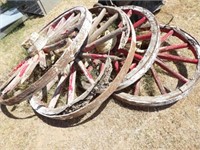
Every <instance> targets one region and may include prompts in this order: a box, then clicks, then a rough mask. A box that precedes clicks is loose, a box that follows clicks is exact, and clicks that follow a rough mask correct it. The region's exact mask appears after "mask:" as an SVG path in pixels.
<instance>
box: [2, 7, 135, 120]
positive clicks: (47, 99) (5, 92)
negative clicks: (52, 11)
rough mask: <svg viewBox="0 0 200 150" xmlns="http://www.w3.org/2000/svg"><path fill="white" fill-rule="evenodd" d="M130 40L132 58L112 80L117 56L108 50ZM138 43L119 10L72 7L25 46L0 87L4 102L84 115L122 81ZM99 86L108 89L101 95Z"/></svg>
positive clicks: (56, 114) (64, 115)
mask: <svg viewBox="0 0 200 150" xmlns="http://www.w3.org/2000/svg"><path fill="white" fill-rule="evenodd" d="M129 38H130V39H131V42H129V48H128V49H127V52H128V56H127V57H126V58H125V59H123V67H122V68H121V71H120V72H118V74H115V75H113V84H110V83H109V78H108V77H110V75H108V74H111V72H112V59H119V58H118V57H116V56H110V53H111V51H112V50H113V49H124V48H125V46H126V45H127V42H128V41H129ZM135 43H136V38H135V32H134V29H133V27H132V26H131V22H130V20H129V18H128V17H127V16H126V15H125V13H123V11H121V10H120V9H118V8H114V7H98V8H93V9H91V10H90V12H89V11H88V10H87V9H85V8H83V7H75V8H73V9H70V10H68V11H66V12H64V13H63V14H61V15H60V16H58V17H57V18H56V19H54V20H53V21H52V22H50V23H49V24H48V25H47V26H45V27H44V28H43V29H42V30H41V31H40V32H39V34H36V33H35V34H33V35H32V37H31V38H30V39H28V40H27V41H26V42H25V43H24V44H23V45H24V47H26V48H27V49H28V52H29V53H30V55H29V57H27V59H26V60H24V61H23V62H22V63H20V64H19V65H18V66H17V67H16V68H15V69H14V71H13V73H12V75H11V77H10V78H9V80H8V81H7V82H5V83H4V84H3V85H2V86H1V89H0V90H1V99H0V104H3V105H14V104H18V103H20V102H22V101H23V100H25V99H26V98H28V99H29V101H30V104H31V106H32V107H33V109H34V110H35V111H36V112H37V113H39V114H41V115H42V116H46V117H49V118H55V119H61V120H62V119H71V118H75V117H79V116H81V115H84V114H85V113H87V112H89V111H90V110H92V109H93V108H95V107H97V106H99V105H101V103H103V101H105V100H106V99H107V98H108V97H109V96H110V95H111V94H112V93H113V92H114V91H115V90H116V88H117V86H118V85H119V84H120V83H121V82H122V80H123V77H124V76H125V75H126V73H127V72H128V69H129V67H130V65H131V62H132V59H133V56H134V52H135ZM105 72H106V75H105ZM105 83H107V84H105ZM116 85H117V86H116ZM101 88H107V89H108V91H109V93H106V92H105V93H102V94H100V96H98V95H97V94H96V93H98V91H100V89H101ZM97 96H98V97H97ZM96 97H97V99H100V100H96Z"/></svg>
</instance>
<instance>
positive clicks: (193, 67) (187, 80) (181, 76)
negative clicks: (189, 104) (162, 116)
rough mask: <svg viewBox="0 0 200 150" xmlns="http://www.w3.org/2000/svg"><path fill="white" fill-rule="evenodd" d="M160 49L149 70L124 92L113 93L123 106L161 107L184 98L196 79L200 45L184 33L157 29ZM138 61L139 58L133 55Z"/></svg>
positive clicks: (198, 73)
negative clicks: (159, 37) (159, 33)
mask: <svg viewBox="0 0 200 150" xmlns="http://www.w3.org/2000/svg"><path fill="white" fill-rule="evenodd" d="M160 29H161V32H162V35H161V43H162V44H161V46H160V49H159V54H158V56H157V58H156V60H155V62H154V64H153V65H152V67H151V69H150V70H149V71H148V72H147V73H146V74H145V75H144V76H143V77H142V78H141V79H139V80H138V82H137V83H135V84H133V85H131V86H129V88H127V89H126V90H123V91H121V92H119V93H116V94H114V97H115V98H116V99H118V100H121V101H123V102H125V103H128V104H131V105H140V106H163V105H168V104H171V103H174V102H176V101H178V100H180V99H181V98H183V97H184V96H186V95H187V94H188V93H189V91H190V90H191V89H192V87H193V86H194V85H195V83H197V80H198V79H199V77H200V45H199V43H198V42H197V41H196V40H195V39H194V38H193V37H192V36H191V35H189V34H188V33H186V32H185V31H183V30H181V29H179V28H176V27H170V26H160ZM135 58H137V59H138V60H140V59H141V58H142V56H141V55H135Z"/></svg>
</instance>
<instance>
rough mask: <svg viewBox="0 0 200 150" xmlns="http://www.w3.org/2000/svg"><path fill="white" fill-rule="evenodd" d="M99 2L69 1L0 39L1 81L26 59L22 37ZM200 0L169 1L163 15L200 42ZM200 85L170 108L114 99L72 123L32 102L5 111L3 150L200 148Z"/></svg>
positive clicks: (0, 135) (0, 131) (0, 121)
mask: <svg viewBox="0 0 200 150" xmlns="http://www.w3.org/2000/svg"><path fill="white" fill-rule="evenodd" d="M95 2H96V1H95V0H82V1H73V0H65V1H64V0H63V1H62V2H61V3H60V4H59V6H58V7H56V8H55V9H54V10H53V11H52V12H51V13H50V14H48V15H47V16H46V17H43V18H33V19H32V20H28V21H26V22H25V26H24V27H21V28H20V29H19V30H15V31H14V32H13V33H12V34H10V35H8V36H7V37H6V38H5V39H3V40H1V41H0V56H1V59H0V72H1V74H0V81H2V80H3V78H4V76H5V75H6V74H7V73H8V72H9V70H10V69H11V67H12V66H14V65H15V64H16V63H17V61H19V60H20V59H22V58H23V57H25V51H24V50H23V49H21V48H20V44H21V43H22V41H23V40H24V39H25V38H26V37H27V36H29V35H30V33H32V32H34V31H38V30H39V29H40V28H41V27H42V26H43V25H44V24H46V23H47V22H48V21H50V20H51V19H53V18H54V17H55V16H57V15H58V14H59V13H61V12H63V10H65V9H67V8H70V7H72V6H76V5H84V6H87V7H91V6H92V5H93V4H94V3H95ZM199 8H200V3H199V0H187V1H186V0H167V3H166V5H165V7H163V9H162V11H161V12H160V13H159V14H158V15H157V18H158V20H159V21H160V22H162V23H167V22H168V20H169V19H170V16H171V15H173V16H174V20H173V21H172V23H171V24H172V25H176V26H179V27H180V28H182V29H184V30H186V31H187V32H189V33H191V35H193V36H194V37H196V38H197V39H198V40H199V41H200V37H199V35H200V26H199V22H200V11H199ZM199 88H200V84H199V83H198V84H197V86H196V87H195V88H194V90H193V91H192V92H191V93H190V94H189V96H188V97H187V98H185V99H183V100H182V101H180V102H178V103H176V104H175V105H172V106H171V107H169V108H165V109H161V108H159V109H158V108H151V109H150V108H146V109H144V108H136V107H125V106H124V105H123V106H122V105H121V104H119V103H116V102H115V101H113V100H111V101H109V103H108V104H107V105H106V107H105V108H104V109H103V108H102V109H103V111H102V112H101V113H100V114H99V115H98V116H97V117H95V118H94V119H92V120H90V121H89V122H87V123H85V124H82V125H79V126H75V127H67V125H69V124H70V122H56V121H51V122H49V121H48V120H45V119H43V120H42V119H40V118H38V117H37V116H34V115H35V114H34V113H33V112H32V111H31V108H30V107H29V106H28V105H27V103H26V102H25V103H21V104H20V106H17V107H16V108H12V107H10V108H9V109H12V111H10V112H11V113H13V114H14V115H16V116H18V117H27V116H32V115H33V116H32V117H28V118H27V119H13V118H12V117H11V116H10V115H5V114H3V113H0V147H1V148H3V149H27V150H28V149H172V150H174V149H200V143H199V141H200V126H199V125H200V100H199V98H200V92H199Z"/></svg>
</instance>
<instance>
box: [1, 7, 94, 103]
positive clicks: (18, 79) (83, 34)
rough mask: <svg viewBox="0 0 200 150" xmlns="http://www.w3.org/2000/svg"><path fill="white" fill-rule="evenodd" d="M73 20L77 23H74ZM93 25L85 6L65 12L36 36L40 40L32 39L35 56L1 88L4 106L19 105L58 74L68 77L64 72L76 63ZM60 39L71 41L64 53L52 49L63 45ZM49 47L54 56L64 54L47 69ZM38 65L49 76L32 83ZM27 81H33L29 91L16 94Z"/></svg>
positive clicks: (22, 64)
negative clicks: (60, 43) (75, 60)
mask: <svg viewBox="0 0 200 150" xmlns="http://www.w3.org/2000/svg"><path fill="white" fill-rule="evenodd" d="M77 16H78V18H79V19H78V20H77ZM71 20H73V21H74V22H73V23H72V21H71ZM69 22H70V23H69ZM67 23H69V24H70V25H71V26H67V28H66V24H67ZM91 23H92V16H91V13H90V12H89V11H88V10H87V9H86V8H84V7H75V8H72V9H70V10H68V11H66V12H64V13H63V14H61V15H60V16H59V17H58V18H56V19H55V20H53V21H52V22H51V23H50V24H49V25H48V26H46V27H45V28H44V29H43V30H42V31H41V32H40V34H38V35H37V36H35V37H36V38H35V37H34V38H33V39H32V40H31V42H32V43H31V45H30V46H29V47H28V49H29V52H30V53H31V54H32V55H33V56H32V57H31V58H28V59H27V60H25V61H24V62H23V63H21V64H19V65H18V66H17V67H16V69H15V70H14V73H13V75H12V76H11V77H10V79H9V80H8V81H7V82H5V83H4V84H3V85H2V86H1V88H0V90H1V97H0V104H4V105H13V104H17V103H19V102H21V101H23V100H25V99H26V98H28V97H30V96H32V95H33V94H34V93H35V92H37V91H40V90H41V89H43V88H44V87H45V86H46V85H47V84H48V83H49V82H51V80H54V79H55V78H57V76H58V75H60V74H64V70H65V69H66V68H67V66H68V64H69V63H70V62H71V61H73V60H74V58H75V56H76V55H77V54H78V53H79V52H80V50H81V48H82V47H83V45H84V44H85V41H86V38H87V36H88V33H89V29H90V27H91ZM69 24H68V25H69ZM68 27H69V28H68ZM60 40H68V41H66V42H67V45H65V47H63V49H64V50H63V49H62V51H60V50H58V51H56V50H57V49H56V47H54V48H52V46H49V45H51V44H54V45H56V44H55V41H56V42H57V41H58V42H60ZM46 46H47V47H51V48H52V49H51V50H55V51H53V55H59V54H60V55H61V56H59V58H58V59H55V60H54V61H55V62H51V63H52V64H51V65H50V66H48V67H46V66H45V65H46V61H48V60H46V59H45V57H46V54H45V53H44V50H48V48H46ZM48 54H49V53H48ZM56 60H57V61H56ZM50 61H52V60H50ZM38 64H40V66H42V67H44V69H46V70H45V71H44V72H45V73H44V74H42V75H41V76H42V77H40V78H39V79H38V80H36V81H35V80H34V81H33V83H32V84H30V79H29V77H30V75H31V74H33V73H34V72H37V71H38V68H36V66H37V65H38ZM27 79H29V81H28V84H27V88H25V89H23V91H18V92H16V91H15V90H16V89H17V88H18V85H19V84H20V83H23V82H25V81H27ZM10 93H11V94H10Z"/></svg>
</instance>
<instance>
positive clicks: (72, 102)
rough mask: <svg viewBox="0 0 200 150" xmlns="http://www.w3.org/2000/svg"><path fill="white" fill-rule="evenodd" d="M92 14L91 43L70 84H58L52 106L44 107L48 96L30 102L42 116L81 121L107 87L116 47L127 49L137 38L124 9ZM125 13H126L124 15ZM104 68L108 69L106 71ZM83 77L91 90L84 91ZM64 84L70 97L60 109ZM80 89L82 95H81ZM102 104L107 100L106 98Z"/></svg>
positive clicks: (96, 10)
mask: <svg viewBox="0 0 200 150" xmlns="http://www.w3.org/2000/svg"><path fill="white" fill-rule="evenodd" d="M90 12H92V14H93V17H94V21H93V24H92V27H91V29H90V32H89V37H88V43H87V45H86V46H85V48H84V49H83V51H82V52H81V53H80V55H78V56H77V57H76V59H75V62H74V64H72V65H71V71H70V72H68V73H69V78H68V75H65V79H66V80H68V82H64V80H63V79H62V78H60V79H59V80H61V81H59V82H58V85H57V88H56V90H55V93H54V96H53V98H52V99H51V101H50V102H49V103H48V104H47V103H45V104H44V101H42V100H41V99H42V97H44V96H45V95H43V96H42V95H41V94H39V95H34V96H33V97H32V98H31V100H30V104H31V106H32V107H33V109H34V110H35V111H36V112H37V113H39V114H40V115H43V116H46V117H49V118H56V119H69V118H71V117H72V116H73V117H78V116H79V115H80V112H81V111H82V109H85V108H86V110H85V111H83V112H82V113H81V115H83V114H85V113H87V112H88V111H90V110H91V108H89V106H90V105H91V104H90V103H93V101H95V100H94V98H95V97H96V91H97V90H98V88H101V87H102V84H101V83H102V82H104V84H105V82H108V79H107V78H106V77H103V79H102V75H103V72H106V73H108V72H110V71H112V67H110V65H111V64H110V59H114V58H115V56H111V55H109V53H110V51H111V50H112V49H113V48H116V47H117V48H123V47H124V45H125V44H126V42H127V41H128V38H129V35H130V32H131V34H132V35H133V37H134V35H135V34H134V33H133V29H131V30H130V29H129V28H130V22H129V21H128V18H127V17H126V16H125V15H124V13H123V12H121V11H120V9H116V8H111V7H96V8H93V9H90ZM121 13H123V15H122V14H121ZM117 24H120V28H118V26H117ZM110 28H111V29H110ZM106 32H108V33H106ZM118 35H120V36H121V38H120V40H119V43H117V41H115V38H116V36H118ZM110 42H111V43H110ZM132 45H133V44H132ZM131 47H133V46H131ZM132 51H134V50H132ZM132 57H133V56H132ZM106 60H107V61H106ZM105 61H106V62H105ZM92 64H96V66H94V65H93V66H92ZM77 66H79V67H77ZM101 66H105V67H104V69H103V71H102V69H101V68H102V67H101ZM69 68H70V67H69ZM92 71H94V73H91V72H92ZM101 72H102V73H101ZM96 73H97V75H96V76H97V77H94V74H96ZM76 74H77V75H76ZM83 74H84V76H85V78H86V79H87V84H88V85H87V89H86V88H85V87H84V88H83V87H82V86H83V84H82V82H86V80H85V81H81V80H82V79H81V75H83ZM106 76H107V75H106ZM121 78H122V77H121ZM121 78H119V79H121ZM100 79H101V81H100ZM119 79H118V80H119ZM102 80H103V81H102ZM52 82H54V81H52ZM61 82H62V83H61ZM98 82H100V83H98ZM97 83H98V84H97ZM52 84H54V83H49V85H47V87H46V88H47V89H48V90H49V89H50V88H51V86H52ZM61 84H64V86H66V87H68V88H65V89H64V90H65V93H67V94H66V95H65V101H64V103H62V105H61V106H59V105H58V103H59V101H58V100H61V99H59V96H60V94H61V86H60V85H61ZM77 85H79V86H80V87H78V86H77ZM78 88H79V95H78V94H77V92H78ZM75 93H76V96H75ZM111 93H112V91H111ZM102 100H106V98H105V99H102ZM94 103H96V102H94ZM52 104H53V105H52ZM94 107H95V105H94Z"/></svg>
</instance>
